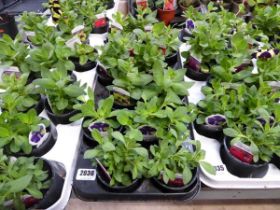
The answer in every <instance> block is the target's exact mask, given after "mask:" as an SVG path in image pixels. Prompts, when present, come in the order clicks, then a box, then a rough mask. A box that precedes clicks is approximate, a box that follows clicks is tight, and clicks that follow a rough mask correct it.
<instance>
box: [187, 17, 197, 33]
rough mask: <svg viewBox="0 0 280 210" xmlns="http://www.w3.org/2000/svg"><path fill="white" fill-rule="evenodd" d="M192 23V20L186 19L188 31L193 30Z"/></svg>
mask: <svg viewBox="0 0 280 210" xmlns="http://www.w3.org/2000/svg"><path fill="white" fill-rule="evenodd" d="M194 27H195V26H194V22H193V20H192V19H188V20H186V28H187V29H188V30H190V31H191V30H193V29H194Z"/></svg>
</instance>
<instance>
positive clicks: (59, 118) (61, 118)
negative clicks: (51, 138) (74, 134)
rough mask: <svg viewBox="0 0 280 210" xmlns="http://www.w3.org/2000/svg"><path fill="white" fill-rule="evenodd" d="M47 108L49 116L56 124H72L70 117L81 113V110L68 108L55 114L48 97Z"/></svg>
mask: <svg viewBox="0 0 280 210" xmlns="http://www.w3.org/2000/svg"><path fill="white" fill-rule="evenodd" d="M45 110H46V112H47V115H48V117H49V118H50V120H51V121H52V122H53V123H54V124H55V125H57V124H64V125H65V124H70V123H72V122H71V121H70V120H69V119H70V118H71V117H72V116H74V115H76V114H78V113H79V110H67V111H65V112H64V113H62V114H54V113H53V111H52V109H51V107H50V105H49V102H48V100H47V99H46V100H45Z"/></svg>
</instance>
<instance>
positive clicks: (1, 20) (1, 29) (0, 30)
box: [0, 14, 18, 39]
mask: <svg viewBox="0 0 280 210" xmlns="http://www.w3.org/2000/svg"><path fill="white" fill-rule="evenodd" d="M17 33H18V29H17V25H16V22H15V17H14V16H11V15H8V14H1V15H0V36H1V37H2V36H3V34H8V35H9V36H10V37H12V38H13V39H14V38H15V37H16V35H17Z"/></svg>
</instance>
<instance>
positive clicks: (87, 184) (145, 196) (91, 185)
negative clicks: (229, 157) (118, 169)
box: [73, 65, 201, 201]
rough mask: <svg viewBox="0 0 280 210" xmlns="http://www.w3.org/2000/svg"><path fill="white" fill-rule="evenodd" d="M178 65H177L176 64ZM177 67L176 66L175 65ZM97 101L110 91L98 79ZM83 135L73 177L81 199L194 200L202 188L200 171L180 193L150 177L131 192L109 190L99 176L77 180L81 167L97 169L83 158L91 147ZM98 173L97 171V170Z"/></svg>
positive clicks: (95, 92) (74, 185) (191, 135)
mask: <svg viewBox="0 0 280 210" xmlns="http://www.w3.org/2000/svg"><path fill="white" fill-rule="evenodd" d="M175 66H176V65H175ZM175 68H176V67H175ZM94 94H95V101H96V103H98V101H99V100H100V99H102V98H106V97H108V95H109V93H108V91H106V88H105V87H104V86H102V85H101V84H100V83H99V82H98V81H97V79H96V85H95V88H94ZM191 128H192V126H191V125H190V126H189V129H190V138H191V139H193V131H192V129H191ZM80 136H81V137H80V138H81V146H80V148H79V153H78V158H77V164H76V169H75V173H74V179H73V190H74V192H75V194H76V196H77V197H79V198H80V199H81V200H88V201H95V200H157V199H161V200H162V199H164V200H192V199H194V198H195V197H196V195H197V194H198V193H199V191H200V188H201V183H200V179H199V173H198V176H197V180H196V181H195V184H194V185H193V188H192V189H191V190H190V191H186V192H180V193H165V192H162V191H161V190H160V189H158V188H157V187H156V186H155V185H154V184H153V183H152V182H151V180H150V179H145V180H144V181H143V182H142V184H141V185H140V187H139V188H138V189H137V190H136V191H134V192H130V193H116V192H109V191H107V190H105V189H104V188H103V187H102V185H101V184H100V183H99V181H98V180H97V177H96V178H95V179H94V180H90V181H88V180H77V179H76V177H77V173H78V170H79V169H90V170H92V169H95V168H94V167H93V166H92V164H91V162H90V160H85V159H83V155H84V152H85V151H86V150H87V149H89V148H90V147H89V146H88V145H87V144H86V143H85V142H84V141H83V135H80ZM95 172H96V173H97V171H95Z"/></svg>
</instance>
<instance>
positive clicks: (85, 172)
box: [76, 168, 96, 181]
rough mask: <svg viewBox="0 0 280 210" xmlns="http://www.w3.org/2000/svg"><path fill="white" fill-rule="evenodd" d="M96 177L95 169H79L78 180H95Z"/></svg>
mask: <svg viewBox="0 0 280 210" xmlns="http://www.w3.org/2000/svg"><path fill="white" fill-rule="evenodd" d="M95 179H96V170H95V169H86V168H80V169H78V171H77V175H76V180H87V181H94V180H95Z"/></svg>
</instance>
